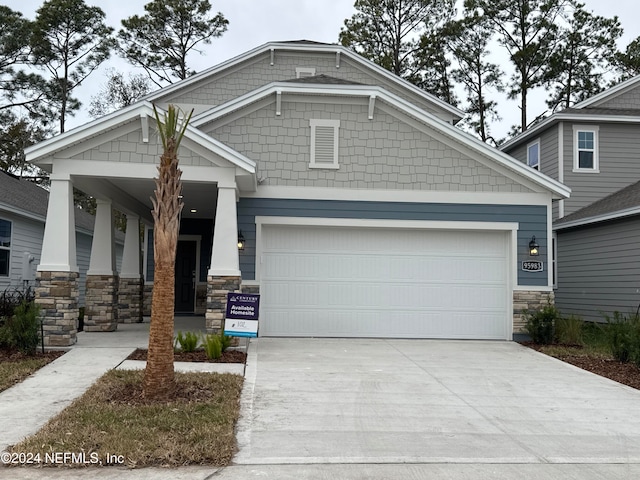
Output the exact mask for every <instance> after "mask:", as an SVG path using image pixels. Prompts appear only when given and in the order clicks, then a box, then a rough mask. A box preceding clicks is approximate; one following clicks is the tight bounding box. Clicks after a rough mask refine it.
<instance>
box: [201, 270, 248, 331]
mask: <svg viewBox="0 0 640 480" xmlns="http://www.w3.org/2000/svg"><path fill="white" fill-rule="evenodd" d="M241 284H242V278H240V277H212V276H209V277H207V312H206V313H205V320H206V326H207V332H208V333H218V332H220V330H221V329H222V328H223V327H224V325H223V322H224V314H225V312H226V308H227V293H229V292H240V285H241Z"/></svg>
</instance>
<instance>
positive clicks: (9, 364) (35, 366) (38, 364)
mask: <svg viewBox="0 0 640 480" xmlns="http://www.w3.org/2000/svg"><path fill="white" fill-rule="evenodd" d="M50 361H51V359H49V358H46V357H42V358H23V359H19V360H12V361H3V362H0V392H2V391H4V390H6V389H7V388H9V387H12V386H14V385H15V384H16V383H19V382H21V381H22V380H24V379H25V378H27V377H28V376H29V375H31V374H32V373H34V372H35V371H36V370H39V369H40V368H42V367H44V366H45V365H46V364H47V363H49V362H50Z"/></svg>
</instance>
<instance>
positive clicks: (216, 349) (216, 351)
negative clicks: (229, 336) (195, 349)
mask: <svg viewBox="0 0 640 480" xmlns="http://www.w3.org/2000/svg"><path fill="white" fill-rule="evenodd" d="M202 346H203V347H204V351H205V353H206V354H207V358H208V359H209V360H216V359H218V358H220V357H221V356H222V340H221V336H220V335H216V334H214V333H210V334H208V335H206V336H204V337H203V338H202Z"/></svg>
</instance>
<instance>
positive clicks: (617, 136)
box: [564, 123, 640, 215]
mask: <svg viewBox="0 0 640 480" xmlns="http://www.w3.org/2000/svg"><path fill="white" fill-rule="evenodd" d="M579 125H587V124H586V123H581V124H579ZM639 133H640V131H639V130H638V127H637V126H634V125H622V124H600V125H599V134H598V140H599V149H598V153H599V159H600V160H599V163H600V173H578V172H573V156H574V155H573V140H574V139H573V124H571V123H567V124H566V125H565V127H564V152H565V159H564V163H565V168H564V183H565V184H566V185H568V186H569V187H571V190H572V192H571V197H570V198H568V199H567V200H565V215H569V214H571V213H573V212H575V211H576V210H579V209H580V208H583V207H585V206H587V205H589V204H591V203H593V202H595V201H596V200H599V199H601V198H603V197H606V196H607V195H610V194H612V193H614V192H617V191H618V190H620V189H622V188H624V187H626V186H628V185H630V184H632V183H634V182H637V181H638V179H639V178H640V135H639Z"/></svg>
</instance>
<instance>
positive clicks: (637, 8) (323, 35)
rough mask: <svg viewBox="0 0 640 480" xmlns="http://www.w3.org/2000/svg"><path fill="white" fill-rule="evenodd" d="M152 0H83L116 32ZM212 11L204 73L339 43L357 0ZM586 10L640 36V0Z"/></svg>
mask: <svg viewBox="0 0 640 480" xmlns="http://www.w3.org/2000/svg"><path fill="white" fill-rule="evenodd" d="M148 2H149V0H85V3H87V4H88V5H95V6H99V7H100V8H102V10H103V11H104V12H105V14H106V22H107V24H109V25H110V26H112V27H114V28H115V29H116V31H117V30H118V29H119V28H121V24H120V21H121V20H122V19H123V18H127V17H129V16H131V15H143V14H144V5H145V4H147V3H148ZM210 2H211V4H212V11H213V12H221V13H222V14H223V15H224V16H225V18H226V19H227V20H228V21H229V27H228V30H227V31H226V32H225V33H224V34H223V35H222V37H220V38H218V39H214V40H213V42H212V43H211V44H210V45H205V46H203V53H204V54H203V55H198V54H193V55H192V56H191V57H189V59H188V60H189V67H190V68H193V69H195V70H196V71H201V70H204V69H206V68H209V67H211V66H214V65H217V64H218V63H221V62H223V61H225V60H228V59H230V58H233V57H235V56H237V55H239V54H241V53H243V52H246V51H249V50H251V49H253V48H255V47H257V46H260V45H262V44H264V43H266V42H269V41H281V40H282V41H284V40H301V39H306V40H314V41H318V42H325V43H337V41H338V34H339V33H340V29H341V27H342V26H343V25H344V20H345V19H347V18H350V17H351V16H352V15H353V14H354V13H355V9H354V8H353V4H354V0H210ZM582 2H583V3H585V5H586V8H587V10H590V11H593V12H594V13H595V14H598V15H603V16H606V17H613V16H614V15H617V16H618V17H619V19H620V22H621V24H622V27H623V28H624V32H625V33H624V36H623V37H622V39H621V40H620V42H619V47H620V48H621V49H624V47H626V45H627V44H628V43H629V42H630V41H632V40H633V39H635V38H636V37H638V36H640V24H639V22H638V21H637V19H638V18H639V17H640V2H638V0H615V1H613V0H582ZM42 3H43V0H4V2H3V4H4V5H6V6H8V7H9V8H11V9H13V10H17V11H19V12H21V13H22V14H23V15H24V16H25V17H27V18H30V19H33V18H34V17H35V14H36V10H37V9H38V8H39V7H40V6H41V5H42ZM107 68H115V69H116V70H119V71H123V72H127V71H135V70H134V68H133V67H132V66H131V65H130V64H128V63H127V62H126V61H125V60H123V59H121V58H119V57H117V56H115V54H114V55H113V56H112V57H111V58H110V59H109V60H107V61H106V62H105V63H104V64H103V65H102V66H101V68H100V69H99V70H97V71H96V72H94V73H93V74H92V75H91V76H90V77H89V79H88V80H87V81H86V82H85V84H83V85H81V86H80V87H79V88H78V90H76V91H75V92H74V95H75V96H76V97H77V98H79V99H80V101H81V102H82V104H83V106H82V107H81V111H79V112H78V113H77V114H76V116H75V117H71V118H69V119H68V120H67V129H70V128H73V127H76V126H79V125H82V124H83V123H85V122H87V121H88V120H90V117H89V116H88V115H87V113H86V112H87V109H88V107H89V102H90V101H91V97H92V96H94V95H96V94H97V93H98V92H99V91H100V89H101V88H102V86H104V84H105V83H106V77H105V72H106V70H107ZM544 98H545V96H544V94H541V93H540V94H538V95H537V96H534V97H533V98H532V101H533V102H536V106H538V107H534V108H531V109H529V112H528V115H529V118H530V119H533V118H535V117H536V116H537V115H539V114H540V113H542V112H543V111H544V108H545V105H544ZM499 102H500V113H501V116H502V117H503V120H502V122H500V123H499V124H496V125H494V126H493V133H494V135H495V136H496V137H501V136H506V134H507V132H508V131H509V128H510V125H513V124H515V123H518V119H519V111H518V107H517V103H516V102H515V101H509V100H506V99H505V98H503V97H502V98H499Z"/></svg>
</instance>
